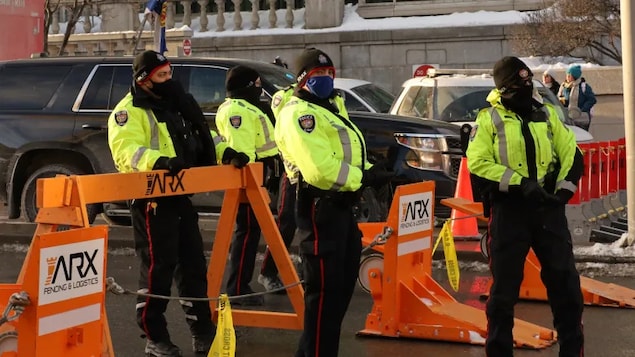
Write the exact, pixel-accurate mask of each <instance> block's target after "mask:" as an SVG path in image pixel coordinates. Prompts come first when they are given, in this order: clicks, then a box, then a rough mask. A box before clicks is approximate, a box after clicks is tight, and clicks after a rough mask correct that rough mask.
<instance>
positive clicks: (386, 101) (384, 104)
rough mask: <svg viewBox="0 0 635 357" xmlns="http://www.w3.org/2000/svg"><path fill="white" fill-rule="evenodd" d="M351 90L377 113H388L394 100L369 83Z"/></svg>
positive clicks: (392, 96)
mask: <svg viewBox="0 0 635 357" xmlns="http://www.w3.org/2000/svg"><path fill="white" fill-rule="evenodd" d="M351 90H352V91H353V92H355V94H357V95H358V96H359V97H360V98H362V100H363V101H365V102H366V104H368V105H370V106H371V107H372V108H373V109H374V110H375V111H376V112H377V113H388V111H389V110H390V106H392V102H393V101H394V100H395V96H394V95H392V94H391V93H389V92H388V91H386V90H385V89H383V88H381V87H378V86H376V85H374V84H371V83H369V84H364V85H361V86H358V87H354V88H351ZM347 106H348V105H347Z"/></svg>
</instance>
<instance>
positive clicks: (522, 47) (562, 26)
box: [512, 0, 622, 64]
mask: <svg viewBox="0 0 635 357" xmlns="http://www.w3.org/2000/svg"><path fill="white" fill-rule="evenodd" d="M620 41H621V33H620V6H619V0H559V1H556V3H555V4H554V5H553V6H552V7H550V8H547V9H545V10H541V11H536V12H533V13H529V14H528V16H527V19H526V20H525V21H524V23H523V24H522V25H521V26H519V27H518V28H517V31H516V33H515V34H514V36H513V40H512V45H513V46H514V47H515V49H516V50H518V51H520V52H523V53H526V54H531V55H543V56H576V57H584V58H585V59H586V60H589V61H593V62H596V63H599V64H605V63H604V62H606V61H607V59H610V60H613V61H616V62H618V63H620V64H621V63H622V51H621V45H620Z"/></svg>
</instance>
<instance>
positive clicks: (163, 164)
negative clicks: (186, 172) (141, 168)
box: [152, 156, 187, 176]
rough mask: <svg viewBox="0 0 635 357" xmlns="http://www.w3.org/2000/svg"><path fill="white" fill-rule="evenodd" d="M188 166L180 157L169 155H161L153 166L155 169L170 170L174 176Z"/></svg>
mask: <svg viewBox="0 0 635 357" xmlns="http://www.w3.org/2000/svg"><path fill="white" fill-rule="evenodd" d="M186 168H187V167H186V165H185V162H184V161H183V160H182V159H180V158H179V157H170V158H168V157H167V156H161V157H160V158H158V159H157V161H156V162H155V163H154V166H152V169H153V170H168V171H169V172H170V175H172V176H174V175H176V174H178V173H179V172H181V170H183V169H186Z"/></svg>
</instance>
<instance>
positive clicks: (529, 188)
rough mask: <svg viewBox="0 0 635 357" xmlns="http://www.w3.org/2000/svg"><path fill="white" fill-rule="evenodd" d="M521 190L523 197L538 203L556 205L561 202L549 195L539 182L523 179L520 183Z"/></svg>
mask: <svg viewBox="0 0 635 357" xmlns="http://www.w3.org/2000/svg"><path fill="white" fill-rule="evenodd" d="M520 190H521V192H522V193H523V197H525V198H526V199H527V200H529V201H532V202H536V203H554V202H559V200H558V198H557V197H556V196H555V195H551V194H549V193H548V192H547V191H546V190H545V189H544V188H543V187H542V186H540V184H538V182H536V181H534V180H530V179H527V178H523V179H522V180H521V181H520Z"/></svg>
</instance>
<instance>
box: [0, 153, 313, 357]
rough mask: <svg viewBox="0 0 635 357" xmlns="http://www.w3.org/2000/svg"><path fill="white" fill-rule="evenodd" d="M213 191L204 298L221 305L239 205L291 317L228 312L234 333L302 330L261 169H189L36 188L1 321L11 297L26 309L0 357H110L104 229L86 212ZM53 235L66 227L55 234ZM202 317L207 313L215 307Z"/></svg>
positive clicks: (58, 181) (299, 304) (1, 293)
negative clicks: (219, 194) (214, 213)
mask: <svg viewBox="0 0 635 357" xmlns="http://www.w3.org/2000/svg"><path fill="white" fill-rule="evenodd" d="M220 190H224V191H225V197H224V201H223V206H222V210H221V216H220V219H219V222H218V227H217V232H216V237H215V240H214V247H213V250H212V254H211V256H212V257H211V260H210V265H209V267H208V282H209V284H208V296H210V297H217V296H219V295H220V289H221V280H222V277H223V273H224V270H225V265H226V262H227V255H228V251H229V244H230V241H231V236H232V229H233V226H234V223H235V220H236V213H237V210H238V204H239V203H240V202H249V204H250V205H251V206H252V208H253V210H254V213H255V215H256V218H257V219H258V223H259V225H260V227H261V229H262V233H263V235H264V239H265V241H266V243H267V244H268V246H269V249H270V250H271V254H272V256H273V258H274V260H275V262H276V266H278V268H279V271H280V277H281V279H282V282H283V283H284V284H285V285H288V286H289V287H288V288H287V293H288V296H289V299H290V301H291V305H292V307H293V310H294V312H290V313H285V312H276V311H260V310H259V311H253V310H239V309H232V315H233V321H234V324H235V325H244V326H257V327H270V328H277V329H279V328H283V329H296V330H298V329H302V327H303V319H304V316H303V314H304V291H303V289H302V286H301V285H300V284H299V280H298V276H297V274H296V271H295V267H294V266H293V263H292V262H291V259H290V258H289V255H288V252H287V250H286V248H285V245H284V243H283V241H282V238H281V236H280V232H279V231H278V228H277V226H276V224H275V221H274V217H273V215H272V213H271V211H270V209H269V205H268V204H269V196H268V193H267V192H266V190H265V189H264V188H263V187H262V164H261V163H255V164H250V165H247V167H245V168H244V169H242V170H239V169H236V168H234V167H232V166H214V167H199V168H192V169H187V170H183V171H181V172H180V173H179V174H178V175H176V176H170V175H168V174H167V172H165V171H151V172H139V173H129V174H103V175H82V176H58V177H55V178H47V179H40V180H38V182H37V200H38V207H39V212H38V216H37V218H36V222H37V223H38V226H37V228H36V231H35V234H34V237H33V240H32V242H31V246H30V248H29V251H28V253H27V255H26V257H25V260H24V264H23V266H22V269H21V271H20V274H19V276H18V279H17V282H16V283H15V284H0V311H4V310H5V307H6V306H5V305H2V304H3V303H4V302H5V301H7V300H8V299H9V297H10V296H11V295H12V294H14V293H18V292H21V293H26V294H27V295H28V297H29V299H30V304H29V305H28V306H26V307H25V308H24V311H23V312H22V314H21V315H20V316H19V317H18V318H17V319H16V320H14V321H11V322H7V323H4V324H1V325H0V337H3V338H5V341H7V339H13V340H15V338H16V334H17V348H9V349H4V350H3V351H0V357H17V356H20V357H44V356H47V357H48V356H65V357H87V356H100V357H112V356H114V355H115V353H114V350H113V347H112V341H111V337H110V331H109V327H108V320H107V315H106V310H105V280H106V279H105V278H104V276H105V275H104V274H105V272H106V259H107V240H108V227H107V226H95V227H90V223H89V221H88V215H87V212H86V205H87V204H92V203H101V202H110V201H123V200H129V199H135V198H151V197H159V196H173V195H187V194H193V193H198V192H209V191H220ZM60 226H66V227H64V230H61V231H59V232H58V228H60ZM210 307H211V308H212V311H215V310H216V303H215V302H214V301H212V302H210ZM215 315H217V314H216V313H215ZM13 340H11V341H9V342H12V341H13ZM3 346H10V343H9V344H3Z"/></svg>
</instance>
